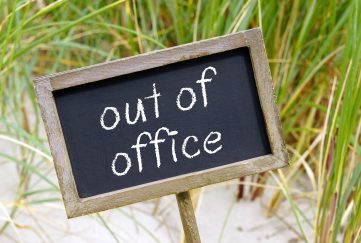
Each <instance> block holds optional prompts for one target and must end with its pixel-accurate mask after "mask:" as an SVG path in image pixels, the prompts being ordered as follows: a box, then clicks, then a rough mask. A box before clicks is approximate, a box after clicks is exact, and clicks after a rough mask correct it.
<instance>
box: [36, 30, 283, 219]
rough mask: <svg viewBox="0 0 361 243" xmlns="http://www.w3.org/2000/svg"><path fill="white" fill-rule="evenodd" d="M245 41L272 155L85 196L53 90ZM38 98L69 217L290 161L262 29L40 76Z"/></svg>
mask: <svg viewBox="0 0 361 243" xmlns="http://www.w3.org/2000/svg"><path fill="white" fill-rule="evenodd" d="M240 47H248V48H249V50H250V56H251V60H252V65H253V71H254V74H255V80H256V85H257V90H258V94H259V99H260V103H261V108H262V112H263V114H264V119H265V124H266V129H267V134H268V138H269V141H270V146H271V149H272V154H271V155H266V156H261V157H257V158H253V159H248V160H244V161H239V162H236V163H232V164H228V165H225V166H220V167H217V168H212V169H207V170H203V171H200V172H193V173H189V174H185V175H181V176H176V177H172V178H169V179H165V180H159V181H156V182H151V183H147V184H144V185H140V186H134V187H131V188H126V189H122V190H118V191H113V192H110V193H104V194H100V195H97V196H92V197H88V198H79V195H78V193H77V189H76V185H75V181H74V177H73V173H72V168H71V164H70V160H69V155H68V152H67V149H66V145H65V141H64V137H63V133H62V129H61V126H60V121H59V116H58V113H57V110H56V106H55V101H54V97H53V93H52V92H53V91H55V90H60V89H65V88H69V87H73V86H77V85H81V84H85V83H90V82H96V81H99V82H100V81H101V80H103V79H106V78H111V77H116V76H119V75H124V74H128V73H132V72H138V71H142V70H146V69H150V68H154V67H160V66H164V65H167V64H170V63H175V62H179V61H183V60H189V59H194V58H197V57H201V56H206V55H210V54H214V53H219V52H224V51H227V50H232V49H236V48H240ZM34 87H35V91H36V96H37V100H38V103H39V106H40V110H41V113H42V118H43V120H44V124H45V128H46V131H47V136H48V139H49V143H50V148H51V151H52V155H53V158H54V164H55V169H56V172H57V176H58V180H59V185H60V189H61V191H62V195H63V200H64V204H65V208H66V212H67V216H68V217H69V218H72V217H77V216H81V215H86V214H90V213H95V212H99V211H103V210H107V209H111V208H116V207H121V206H124V205H128V204H132V203H136V202H140V201H145V200H149V199H153V198H157V197H161V196H165V195H169V194H176V193H180V192H184V191H188V190H190V189H194V188H198V187H203V186H206V185H209V184H213V183H218V182H222V181H227V180H231V179H235V178H238V177H241V176H246V175H251V174H255V173H260V172H264V171H268V170H272V169H277V168H281V167H284V166H287V165H288V155H287V151H286V148H285V146H284V142H283V140H282V137H281V128H280V120H279V115H278V109H277V106H276V104H275V98H274V93H273V87H272V79H271V73H270V69H269V65H268V61H267V55H266V51H265V47H264V43H263V37H262V32H261V30H260V29H258V28H257V29H251V30H247V31H242V32H238V33H235V34H231V35H226V36H221V37H216V38H213V39H209V40H204V41H199V42H195V43H191V44H186V45H182V46H177V47H173V48H168V49H164V50H160V51H155V52H151V53H146V54H142V55H137V56H133V57H128V58H124V59H120V60H116V61H112V62H107V63H103V64H98V65H94V66H90V67H85V68H80V69H75V70H71V71H68V72H63V73H57V74H53V75H47V76H44V77H40V78H36V79H34Z"/></svg>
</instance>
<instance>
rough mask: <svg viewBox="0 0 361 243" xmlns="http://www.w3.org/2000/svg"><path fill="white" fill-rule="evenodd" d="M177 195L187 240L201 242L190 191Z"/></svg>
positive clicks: (190, 242)
mask: <svg viewBox="0 0 361 243" xmlns="http://www.w3.org/2000/svg"><path fill="white" fill-rule="evenodd" d="M176 197H177V203H178V209H179V214H180V216H181V219H182V225H183V230H184V235H185V238H186V242H187V243H201V239H200V237H199V232H198V226H197V222H196V217H195V215H194V209H193V205H192V199H191V196H190V193H189V191H185V192H181V193H178V194H177V195H176Z"/></svg>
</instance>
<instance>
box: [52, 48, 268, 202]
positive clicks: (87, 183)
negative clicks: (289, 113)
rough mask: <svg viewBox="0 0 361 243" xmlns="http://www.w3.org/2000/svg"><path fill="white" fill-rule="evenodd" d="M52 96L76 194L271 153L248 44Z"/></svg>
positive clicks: (77, 87) (151, 179)
mask: <svg viewBox="0 0 361 243" xmlns="http://www.w3.org/2000/svg"><path fill="white" fill-rule="evenodd" d="M53 94H54V99H55V104H56V108H57V112H58V116H59V120H60V123H61V128H62V131H63V134H64V138H65V143H66V147H67V151H68V154H69V158H70V162H71V167H72V172H73V175H74V178H75V183H76V188H77V191H78V194H79V197H80V198H86V197H90V196H94V195H98V194H102V193H107V192H111V191H115V190H119V189H124V188H129V187H133V186H137V185H142V184H145V183H149V182H154V181H157V180H161V179H166V178H171V177H174V176H178V175H183V174H187V173H190V172H196V171H201V170H205V169H210V168H215V167H218V166H222V165H226V164H230V163H234V162H238V161H242V160H246V159H250V158H254V157H258V156H262V155H267V154H271V148H270V144H269V141H268V137H267V132H266V128H265V122H264V117H263V113H262V110H261V106H260V100H259V96H258V92H257V87H256V82H255V76H254V72H253V68H252V62H251V58H250V53H249V49H248V48H247V47H241V48H237V49H234V50H230V51H225V52H221V53H216V54H212V55H208V56H203V57H199V58H195V59H191V60H185V61H181V62H177V63H173V64H168V65H165V66H162V67H157V68H152V69H149V70H145V71H141V72H136V73H131V74H127V75H122V76H118V77H113V78H109V79H106V80H102V81H101V82H93V83H86V84H83V85H79V86H75V87H69V88H65V89H61V90H56V91H54V92H53Z"/></svg>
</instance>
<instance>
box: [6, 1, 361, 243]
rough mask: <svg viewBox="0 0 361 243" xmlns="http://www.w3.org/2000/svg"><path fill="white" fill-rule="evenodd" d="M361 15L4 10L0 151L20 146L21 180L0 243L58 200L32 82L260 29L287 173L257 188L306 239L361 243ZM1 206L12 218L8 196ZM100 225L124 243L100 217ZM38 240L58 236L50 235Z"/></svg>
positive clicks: (141, 6) (202, 4)
mask: <svg viewBox="0 0 361 243" xmlns="http://www.w3.org/2000/svg"><path fill="white" fill-rule="evenodd" d="M360 5H361V2H360V1H359V0H349V1H336V0H318V1H316V0H294V1H286V0H281V1H280V0H267V1H266V0H231V1H229V0H212V1H207V0H198V1H197V0H188V1H187V0H159V1H153V0H139V1H135V0H128V1H127V0H121V1H104V0H103V1H100V0H98V1H88V0H82V1H68V0H59V1H45V0H29V1H21V0H12V1H10V0H0V101H1V103H0V114H1V115H0V140H1V142H4V143H9V144H12V146H13V147H15V151H8V150H5V149H0V158H1V159H0V168H1V166H4V164H5V163H6V164H9V163H10V164H13V165H14V166H16V168H17V175H18V185H17V187H16V188H13V190H14V192H16V193H14V194H15V195H16V196H15V197H14V199H13V202H12V203H11V205H10V206H8V208H7V211H9V212H10V213H9V215H8V218H7V219H6V220H5V221H0V223H1V225H0V239H1V238H2V237H5V238H8V239H10V238H12V239H14V240H15V241H16V239H17V238H16V236H12V237H11V236H10V235H9V233H8V231H9V230H11V229H14V232H16V234H19V235H21V231H22V228H21V227H20V226H19V223H17V217H18V215H19V214H20V212H25V213H26V211H27V210H31V208H32V207H33V205H39V204H40V205H41V204H46V203H49V202H52V201H60V200H61V198H60V193H59V189H58V186H57V182H56V180H55V179H54V178H53V177H50V176H49V174H50V173H52V171H53V167H52V158H51V156H50V152H49V149H48V146H47V142H46V137H45V136H44V131H43V127H42V123H41V121H40V116H39V110H38V107H37V104H36V99H35V96H34V91H33V88H32V83H31V77H32V76H39V75H43V74H48V73H53V72H60V71H65V70H69V69H72V68H76V67H82V66H86V65H90V64H95V63H99V62H104V61H108V60H114V59H117V58H121V57H125V56H131V55H136V54H139V53H143V52H148V51H152V50H157V49H162V48H165V47H170V46H174V45H179V44H184V43H189V42H192V41H196V40H201V39H206V38H210V37H215V36H219V35H223V34H228V33H232V32H236V31H240V30H244V29H248V28H252V27H258V26H260V27H261V28H262V30H263V33H264V40H265V43H266V48H267V53H268V58H269V62H270V66H271V71H272V76H273V82H274V87H275V93H276V96H277V103H278V105H279V109H280V114H281V119H282V123H283V135H284V137H285V139H286V142H287V148H288V150H289V154H290V158H291V166H290V167H289V168H287V169H283V170H278V171H273V172H270V173H266V174H265V175H263V176H262V180H260V181H261V183H252V187H253V188H258V189H259V190H257V195H258V196H261V195H262V188H264V187H267V185H268V183H272V181H275V182H277V188H278V189H277V190H275V191H274V193H273V195H272V196H271V198H270V200H269V203H268V209H267V215H268V216H272V215H273V214H274V213H275V212H277V209H278V207H279V205H280V203H281V202H283V201H285V200H286V201H287V203H289V205H290V206H291V208H292V210H291V211H292V214H293V215H294V217H295V219H296V221H297V222H298V224H297V228H295V229H294V230H295V231H296V232H297V234H298V235H299V237H300V238H301V239H302V240H304V241H307V242H361V180H360V178H361V147H360V144H361V139H360V133H361V119H360V117H361V109H360V108H361V68H360V61H361V60H360V59H361V6H360ZM1 144H2V143H1ZM258 179H259V178H258V177H257V176H254V177H253V178H252V180H253V181H257V182H259V180H258ZM0 181H1V179H0ZM39 185H40V186H39ZM34 188H37V189H34ZM294 188H297V189H298V190H299V191H301V192H299V193H295V192H294V190H293V189H294ZM300 198H302V199H307V200H308V201H309V203H310V205H312V207H313V208H314V215H313V217H312V218H307V217H306V216H305V214H304V213H303V212H302V210H301V209H300V207H299V206H298V203H299V199H300ZM0 202H1V204H0V205H1V206H2V207H5V206H3V202H2V200H1V196H0ZM123 216H124V215H123ZM96 219H97V221H98V222H99V223H100V224H101V225H103V226H104V227H105V228H106V229H107V230H108V232H109V234H110V235H112V236H113V238H114V239H115V240H116V241H123V240H122V239H121V238H119V235H118V234H117V233H116V230H115V229H114V228H112V227H111V226H109V225H107V223H106V221H105V220H104V219H103V218H102V216H101V214H98V216H96ZM39 220H40V219H39ZM240 220H241V219H240ZM304 221H306V222H307V223H306V224H304V223H301V222H304ZM135 222H138V221H135ZM225 222H226V220H225ZM33 227H34V228H35V229H36V230H35V231H36V232H42V231H41V229H37V227H38V226H37V225H36V224H35V223H34V225H33ZM142 227H143V228H146V227H145V226H142ZM305 227H310V228H312V230H311V231H312V234H309V233H307V232H309V231H307V230H306V229H305ZM148 233H149V234H151V237H152V238H153V239H155V241H157V236H156V235H154V234H153V233H152V232H151V231H149V230H148ZM222 234H223V230H222ZM39 239H48V240H49V241H50V240H51V236H46V232H42V233H39ZM220 239H221V236H220ZM0 241H1V240H0ZM158 241H159V240H158Z"/></svg>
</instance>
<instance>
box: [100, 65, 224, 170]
mask: <svg viewBox="0 0 361 243" xmlns="http://www.w3.org/2000/svg"><path fill="white" fill-rule="evenodd" d="M208 70H210V71H212V72H213V74H214V75H217V70H216V69H215V68H214V67H211V66H210V67H207V68H205V69H204V70H203V72H202V78H201V79H200V80H197V81H196V83H198V84H200V88H201V92H202V98H203V106H204V108H206V107H207V105H208V98H207V89H206V83H208V82H209V83H210V82H211V81H212V78H205V75H206V73H207V71H208ZM187 93H188V96H189V97H190V98H191V99H190V102H189V103H188V104H185V103H186V102H184V98H182V97H184V96H185V94H187ZM161 96H162V95H161V94H160V92H158V91H157V87H156V85H155V83H153V94H152V95H150V96H146V97H144V100H149V99H153V104H154V116H155V118H159V117H160V111H159V97H161ZM196 102H197V96H196V93H195V92H194V90H193V89H192V88H190V87H184V88H182V89H180V91H179V93H178V95H177V98H176V104H177V108H178V109H179V110H181V111H189V110H191V109H192V108H193V106H194V105H195V103H196ZM107 114H108V116H109V115H112V116H113V118H114V119H113V122H112V124H105V123H106V122H105V116H106V115H107ZM124 118H125V120H126V123H127V124H128V125H133V124H136V123H137V122H138V120H139V119H141V121H142V122H146V121H147V116H146V114H145V111H144V105H143V100H142V99H138V102H137V113H136V116H135V118H134V119H133V120H132V119H131V118H130V116H129V103H128V102H127V103H126V104H125V111H124ZM120 120H121V118H120V113H119V110H118V109H117V108H116V107H110V106H108V107H105V108H104V110H103V112H102V114H101V116H100V125H101V127H102V128H103V129H105V130H107V131H109V130H113V129H115V128H116V127H117V126H118V124H119V122H120ZM161 131H164V132H166V133H167V136H168V137H171V139H172V146H171V147H172V148H171V150H172V157H173V161H174V162H177V161H178V158H177V153H176V140H175V138H174V136H175V135H177V134H178V131H175V130H173V131H172V130H169V129H168V128H166V127H161V128H159V129H158V130H157V131H156V132H155V135H154V138H153V136H152V135H151V134H150V133H149V132H146V131H145V132H142V133H140V134H139V135H138V138H137V142H136V144H134V145H132V146H131V148H132V149H135V151H136V154H137V161H138V170H139V172H140V173H141V172H142V170H143V162H142V153H141V148H144V147H146V146H147V145H148V144H153V146H154V151H155V157H156V163H157V167H158V168H159V167H160V165H161V156H160V150H159V144H160V143H164V142H165V141H166V139H165V138H159V133H160V132H161ZM143 136H146V137H148V139H149V142H148V143H141V138H142V137H143ZM221 138H222V135H221V133H220V132H217V131H212V132H210V133H209V134H208V136H207V137H205V138H204V140H203V146H202V147H203V151H204V152H206V153H207V154H215V153H217V152H218V151H220V150H221V149H222V145H221V144H220V145H218V146H214V145H213V144H216V143H218V142H220V141H221ZM191 140H192V142H193V143H195V144H197V143H198V137H197V136H194V135H191V136H188V137H186V138H185V139H184V140H183V142H182V147H181V148H182V155H183V156H185V157H186V158H188V159H192V158H194V157H197V156H198V155H199V154H200V153H201V150H200V149H199V148H198V149H197V150H196V151H193V152H190V151H188V149H187V145H188V144H189V143H190V141H191ZM212 145H213V146H212ZM121 158H123V161H125V163H126V166H125V169H124V170H119V169H117V167H120V166H117V164H118V163H119V161H120V159H121ZM131 166H132V160H131V158H130V157H129V154H128V153H124V152H121V153H116V154H115V157H114V159H113V161H112V165H111V169H112V172H113V174H114V175H116V176H124V175H126V174H127V173H128V171H129V170H130V168H131ZM122 167H124V166H122Z"/></svg>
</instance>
